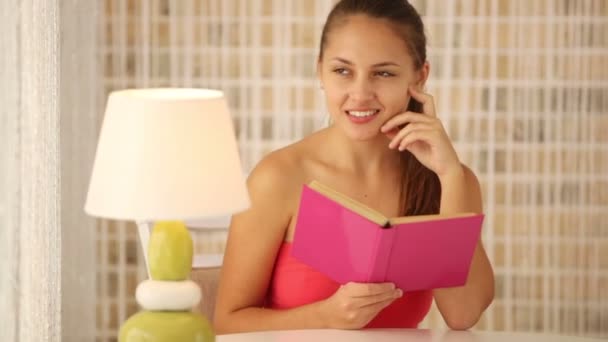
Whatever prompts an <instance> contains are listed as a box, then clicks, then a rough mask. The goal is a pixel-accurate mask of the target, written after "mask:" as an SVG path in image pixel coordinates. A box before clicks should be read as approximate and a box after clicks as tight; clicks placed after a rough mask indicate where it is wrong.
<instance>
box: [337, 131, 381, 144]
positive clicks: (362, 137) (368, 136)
mask: <svg viewBox="0 0 608 342" xmlns="http://www.w3.org/2000/svg"><path fill="white" fill-rule="evenodd" d="M346 134H347V136H348V137H349V138H350V139H351V140H353V141H356V142H371V141H374V140H377V139H378V138H380V136H381V135H382V136H384V134H382V133H380V131H379V130H378V129H376V130H350V131H348V132H347V133H346Z"/></svg>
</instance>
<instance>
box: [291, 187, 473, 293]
mask: <svg viewBox="0 0 608 342" xmlns="http://www.w3.org/2000/svg"><path fill="white" fill-rule="evenodd" d="M483 217H484V215H483V214H477V215H471V216H463V217H455V218H445V219H438V220H432V221H422V222H409V223H401V224H395V225H392V226H390V227H388V228H383V227H382V226H380V225H378V224H377V223H374V222H372V221H370V220H369V219H367V218H365V217H364V216H362V215H360V214H358V213H356V212H354V211H352V210H350V209H348V208H345V207H343V206H342V205H341V204H339V203H337V202H335V201H334V200H332V199H330V198H328V197H326V196H325V195H323V194H320V193H318V192H317V191H315V190H313V189H311V188H310V187H308V186H307V185H304V187H303V189H302V196H301V198H300V209H299V212H298V217H297V221H296V227H295V235H294V240H293V247H292V255H293V257H295V258H297V259H299V260H300V261H302V262H303V263H305V264H307V265H309V266H311V267H312V268H314V269H316V270H317V271H319V272H321V273H323V274H325V275H326V276H328V277H329V278H331V279H333V280H334V281H336V282H338V283H340V284H345V283H347V282H360V283H380V282H393V283H395V285H396V286H397V287H398V288H400V289H402V290H403V291H416V290H427V289H434V288H443V287H454V286H461V285H464V284H465V283H466V280H467V276H468V273H469V267H470V264H471V259H472V257H473V252H474V251H475V247H476V245H477V242H478V240H479V236H480V233H481V226H482V222H483Z"/></svg>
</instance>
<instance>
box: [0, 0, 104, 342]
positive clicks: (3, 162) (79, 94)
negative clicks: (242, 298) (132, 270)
mask: <svg viewBox="0 0 608 342" xmlns="http://www.w3.org/2000/svg"><path fill="white" fill-rule="evenodd" d="M96 12H97V5H96V4H95V2H93V1H91V2H89V1H76V0H72V1H60V0H54V1H51V0H38V1H36V0H27V1H26V0H22V1H20V0H3V1H1V2H0V31H1V32H2V35H0V47H1V48H2V53H1V54H0V103H1V104H2V106H1V116H0V124H1V126H0V137H1V142H2V143H1V144H0V190H1V191H0V274H1V275H2V276H1V277H0V340H1V341H23V342H26V341H93V338H94V329H95V311H94V309H95V306H94V303H95V282H94V279H95V266H94V265H95V258H94V254H93V253H94V246H95V245H94V243H95V241H94V236H95V235H94V222H93V221H92V220H90V219H87V218H86V217H85V216H84V214H83V210H82V206H83V203H84V194H85V191H86V186H87V182H88V177H89V172H90V168H91V163H92V156H93V151H94V146H95V135H96V132H97V128H96V127H97V118H98V114H97V113H96V110H97V108H96V105H95V101H96V98H95V96H96V93H97V91H96V87H97V86H98V81H97V79H96V71H95V67H96V53H95V48H96V40H95V37H96V35H95V34H96V32H97V30H96V27H95V25H96Z"/></svg>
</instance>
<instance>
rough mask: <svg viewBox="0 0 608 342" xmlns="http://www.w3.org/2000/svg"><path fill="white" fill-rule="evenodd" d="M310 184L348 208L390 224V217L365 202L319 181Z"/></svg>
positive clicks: (370, 218)
mask: <svg viewBox="0 0 608 342" xmlns="http://www.w3.org/2000/svg"><path fill="white" fill-rule="evenodd" d="M308 186H309V187H310V188H311V189H313V190H315V191H316V192H318V193H320V194H322V195H325V196H326V197H328V198H330V199H332V200H334V201H336V202H338V203H340V204H341V205H342V206H343V207H345V208H348V209H350V210H352V211H354V212H356V213H358V214H359V215H361V216H363V217H365V218H367V219H368V220H370V221H372V222H374V223H376V224H378V225H380V226H386V225H387V224H388V221H389V220H388V218H387V217H386V216H384V215H382V214H381V213H380V212H378V211H376V210H374V209H372V208H370V207H368V206H366V205H365V204H363V203H361V202H358V201H356V200H355V199H353V198H351V197H348V196H346V195H345V194H343V193H340V192H338V191H336V190H334V189H332V188H330V187H329V186H327V185H324V184H321V183H319V182H317V181H314V180H313V181H312V182H310V183H309V184H308Z"/></svg>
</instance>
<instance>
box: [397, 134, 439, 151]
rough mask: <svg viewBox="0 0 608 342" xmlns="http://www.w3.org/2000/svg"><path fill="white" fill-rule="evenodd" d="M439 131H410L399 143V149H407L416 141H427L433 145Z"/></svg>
mask: <svg viewBox="0 0 608 342" xmlns="http://www.w3.org/2000/svg"><path fill="white" fill-rule="evenodd" d="M436 133H437V132H436V131H433V130H417V131H413V132H410V133H409V134H408V135H406V136H405V137H403V140H401V142H400V143H399V151H405V149H407V147H408V145H410V144H411V143H414V142H416V141H422V142H425V143H426V144H428V145H433V144H432V141H433V138H434V136H435V134H436Z"/></svg>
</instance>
